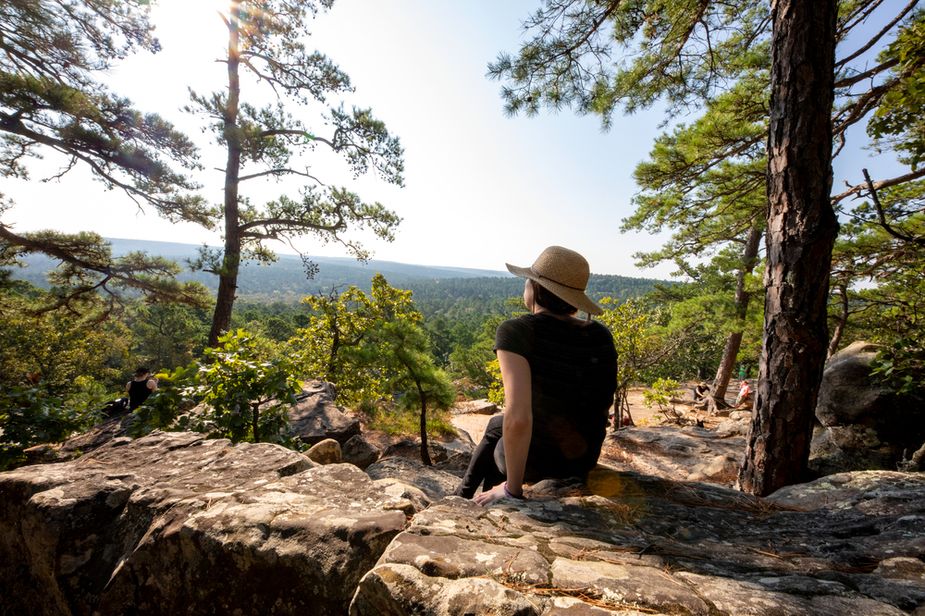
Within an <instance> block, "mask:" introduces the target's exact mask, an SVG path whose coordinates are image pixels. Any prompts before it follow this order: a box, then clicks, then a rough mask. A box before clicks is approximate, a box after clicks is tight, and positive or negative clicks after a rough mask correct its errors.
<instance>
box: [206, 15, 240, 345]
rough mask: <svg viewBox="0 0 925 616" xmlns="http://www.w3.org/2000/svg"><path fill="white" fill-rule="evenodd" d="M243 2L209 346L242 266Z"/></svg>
mask: <svg viewBox="0 0 925 616" xmlns="http://www.w3.org/2000/svg"><path fill="white" fill-rule="evenodd" d="M240 19H241V5H240V2H238V1H237V0H232V2H231V9H230V11H229V12H228V21H227V24H228V101H227V104H226V106H225V114H224V115H225V117H224V118H223V120H224V125H225V127H224V136H225V147H226V148H227V150H228V159H227V161H226V162H225V200H224V215H225V254H224V259H223V260H222V266H221V270H220V271H219V277H218V294H217V296H216V299H215V312H214V313H213V315H212V328H211V330H210V331H209V346H215V345H216V344H218V337H219V336H220V335H221V334H222V333H223V332H226V331H228V328H229V327H230V325H231V310H232V308H233V307H234V300H235V294H236V292H237V289H238V269H239V268H240V265H241V230H240V228H239V225H238V176H239V173H240V170H241V135H240V133H239V131H238V98H239V96H240V93H241V81H240V77H239V74H238V73H239V67H238V64H239V61H240V60H239V41H238V28H239V24H240Z"/></svg>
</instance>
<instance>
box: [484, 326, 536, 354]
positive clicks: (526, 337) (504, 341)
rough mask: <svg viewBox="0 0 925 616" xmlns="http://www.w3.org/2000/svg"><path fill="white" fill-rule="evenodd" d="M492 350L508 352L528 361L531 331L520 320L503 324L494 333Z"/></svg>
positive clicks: (531, 345)
mask: <svg viewBox="0 0 925 616" xmlns="http://www.w3.org/2000/svg"><path fill="white" fill-rule="evenodd" d="M494 350H495V351H496V352H497V351H510V352H511V353H516V354H518V355H522V356H523V357H526V358H528V359H529V357H530V354H531V351H532V350H533V330H532V329H531V328H530V327H529V325H528V324H527V323H525V322H524V321H523V320H521V319H510V320H508V321H505V322H503V323H502V324H501V325H499V326H498V330H497V331H496V332H495V347H494Z"/></svg>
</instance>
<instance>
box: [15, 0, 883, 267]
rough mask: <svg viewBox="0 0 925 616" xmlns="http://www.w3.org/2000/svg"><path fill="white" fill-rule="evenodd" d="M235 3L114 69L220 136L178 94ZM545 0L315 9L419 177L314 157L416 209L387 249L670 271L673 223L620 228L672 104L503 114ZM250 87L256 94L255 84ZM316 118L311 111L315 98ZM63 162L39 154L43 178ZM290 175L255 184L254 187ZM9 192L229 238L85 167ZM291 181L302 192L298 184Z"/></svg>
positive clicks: (202, 86) (348, 180) (154, 235)
mask: <svg viewBox="0 0 925 616" xmlns="http://www.w3.org/2000/svg"><path fill="white" fill-rule="evenodd" d="M226 4H227V3H226V2H224V1H222V2H219V1H217V0H160V1H159V2H158V5H157V6H156V8H155V10H154V19H155V23H156V24H157V27H158V37H159V39H160V40H161V43H162V46H163V50H162V51H161V52H160V53H159V54H157V55H155V56H152V55H150V54H141V55H137V56H134V57H132V58H130V59H129V60H127V61H125V62H124V63H122V65H120V67H119V68H118V69H117V70H116V71H114V72H113V73H112V74H111V76H110V81H111V83H112V87H113V89H114V90H115V91H116V92H119V93H121V94H124V95H126V96H128V97H129V98H131V99H132V100H133V101H134V102H135V104H136V106H137V107H139V108H140V109H142V110H145V111H156V112H158V113H160V114H162V115H163V116H165V117H166V118H168V119H170V120H171V121H173V122H174V123H176V124H177V125H178V126H179V127H181V128H182V129H184V130H186V131H187V132H188V134H190V135H191V136H192V137H194V138H196V139H197V140H201V141H202V143H203V144H208V137H207V136H203V135H201V133H200V127H201V126H202V122H201V120H200V119H197V118H193V117H190V116H188V115H186V114H184V113H182V112H181V111H180V108H181V107H182V106H183V105H185V104H186V103H187V102H188V94H187V88H188V87H193V88H194V89H196V90H198V91H200V92H210V91H212V90H220V89H222V88H223V87H224V78H225V73H224V65H223V64H219V63H216V62H214V60H215V59H216V58H218V57H221V55H222V52H223V48H224V46H225V44H226V43H225V38H224V37H225V35H226V34H227V32H226V30H225V29H224V26H223V24H222V22H221V21H220V19H219V17H218V10H219V9H222V8H224V7H225V5H226ZM537 6H538V1H537V0H506V1H505V2H497V1H495V0H491V1H489V0H478V1H474V0H473V1H466V2H435V1H433V0H390V1H383V0H377V1H372V0H338V1H337V2H336V3H335V5H334V7H333V9H332V10H331V11H330V13H328V14H323V15H320V16H319V17H318V19H317V20H316V24H315V26H314V32H313V37H312V42H311V44H313V45H314V46H316V47H317V48H318V49H319V50H321V51H322V52H324V53H326V54H327V55H328V56H329V57H330V58H331V59H332V60H334V61H335V62H336V63H337V64H338V65H339V66H340V68H341V69H343V70H344V71H346V72H347V73H348V74H349V75H350V77H351V79H352V81H353V84H354V86H355V87H356V92H355V93H354V94H351V95H350V96H349V97H348V98H347V105H348V107H349V105H351V104H353V105H357V106H363V107H365V106H369V107H372V109H373V112H374V113H375V114H376V116H377V117H379V118H381V119H382V120H384V121H385V122H386V125H387V126H388V127H389V130H390V131H391V132H393V133H394V134H396V135H398V136H399V137H400V139H401V141H402V144H403V146H404V148H405V164H406V174H405V179H406V187H405V188H398V187H393V186H389V185H386V184H385V183H383V182H381V181H379V180H378V179H377V178H375V177H372V176H370V177H364V178H361V179H360V180H353V178H352V177H351V175H350V174H349V173H347V172H346V171H345V170H344V169H343V168H342V166H339V165H338V164H337V163H336V162H332V161H330V160H327V159H323V157H321V156H319V157H318V160H317V161H316V160H314V159H312V160H311V161H310V164H312V170H313V172H317V173H318V174H319V175H322V176H323V179H325V180H327V181H329V182H330V183H334V184H344V185H347V186H349V187H351V188H353V189H355V190H356V191H357V192H358V193H359V194H360V195H361V196H362V197H363V198H364V199H366V200H370V201H371V200H378V201H381V202H382V203H383V204H385V205H386V206H388V207H389V208H391V209H393V210H395V211H396V212H397V213H398V214H399V215H400V216H401V217H402V218H403V219H404V220H403V222H402V224H401V225H400V227H399V230H398V236H397V238H396V240H395V242H394V243H392V244H389V243H385V242H381V241H376V240H375V239H372V240H369V241H366V245H367V247H369V248H371V249H372V250H373V252H374V258H376V259H385V260H392V261H401V262H406V263H421V264H430V265H451V266H459V267H473V268H487V269H496V270H497V269H503V268H504V262H505V261H508V262H512V263H515V264H518V265H529V264H530V263H531V262H532V261H533V259H534V258H535V257H536V255H537V254H538V253H539V252H540V251H541V250H542V249H543V248H544V247H545V246H548V245H550V244H561V245H564V246H568V247H570V248H574V249H576V250H578V251H579V252H581V253H583V254H584V255H585V256H586V257H587V258H588V260H589V261H590V263H591V268H592V271H594V272H597V273H606V274H623V275H630V276H645V277H659V278H665V277H667V276H668V274H669V272H671V271H672V269H673V268H672V267H671V266H670V265H665V266H662V267H658V268H654V269H646V270H641V269H638V268H636V267H635V265H634V263H633V259H632V254H633V253H634V252H636V251H639V250H651V249H654V248H657V247H658V245H659V243H660V238H657V237H651V236H647V235H635V234H621V233H620V232H619V226H620V221H621V219H622V218H624V217H626V216H628V215H629V214H630V213H631V211H632V209H631V199H632V196H633V194H634V193H635V192H636V186H635V184H634V182H633V180H632V171H633V169H634V167H635V166H636V164H637V163H638V162H639V161H641V160H643V159H644V158H645V157H646V155H647V153H648V151H649V148H650V147H651V144H652V141H653V139H654V138H655V137H656V136H657V135H658V133H659V132H660V131H659V128H658V124H659V122H660V121H661V120H662V119H663V118H662V114H661V112H660V110H655V111H652V112H647V113H641V114H636V115H634V116H629V117H616V118H615V119H614V124H613V128H612V129H611V130H610V131H609V132H607V133H604V132H601V130H600V122H599V120H598V118H596V117H593V116H587V117H577V116H575V115H574V114H573V113H571V112H570V111H567V110H565V111H563V112H561V113H559V114H557V115H552V114H548V113H544V114H541V115H540V116H538V117H534V118H526V117H514V118H509V117H505V116H504V114H503V109H502V107H503V105H502V101H501V99H500V96H499V88H500V84H499V83H497V82H494V81H490V80H488V79H487V78H486V76H485V73H486V66H487V63H488V62H489V61H491V60H493V59H494V58H495V57H496V55H497V54H498V52H500V51H502V50H504V51H514V50H516V48H517V46H518V43H519V41H520V40H521V29H520V23H521V21H522V20H523V18H524V17H526V16H527V15H528V14H529V13H530V11H531V10H533V9H535V8H536V7H537ZM247 88H248V84H245V90H244V92H243V95H242V98H244V99H245V100H246V99H247V98H248V97H249V95H250V94H251V93H252V92H253V89H250V90H248V89H247ZM306 117H307V118H312V117H314V115H313V114H312V112H310V111H308V110H306ZM682 119H683V118H682ZM318 132H319V133H320V134H324V132H323V130H319V131H318ZM856 132H857V131H856ZM855 141H858V140H855ZM223 159H224V157H223V155H222V152H221V151H219V150H216V149H215V148H211V147H209V146H208V145H205V149H204V151H203V161H202V162H203V163H204V165H205V167H206V170H205V171H204V172H203V174H202V175H201V177H200V179H201V181H202V182H203V184H204V185H205V189H204V194H205V195H206V196H207V197H208V198H209V199H211V200H214V201H215V202H216V203H217V202H219V201H220V199H221V186H222V174H221V172H220V171H218V170H216V168H217V167H220V166H221V165H222V163H223ZM60 162H61V161H59V160H52V159H46V160H45V161H43V162H42V163H41V164H38V165H35V166H34V169H35V170H36V171H35V172H34V173H33V180H35V179H38V178H40V177H42V171H43V170H45V172H46V173H48V172H49V171H52V172H53V170H55V169H57V168H58V165H59V164H60ZM863 166H866V167H868V168H869V169H870V170H871V172H872V174H873V175H874V176H875V177H884V176H886V175H887V174H889V172H890V170H892V169H895V163H893V162H892V161H890V160H888V159H885V158H880V159H871V158H870V157H869V154H868V153H867V152H862V151H859V150H857V149H854V150H851V151H850V152H846V153H845V154H843V155H842V156H841V157H840V158H839V159H838V160H836V164H835V182H836V185H837V186H841V185H843V183H844V180H851V181H852V183H857V182H859V181H860V180H861V178H860V168H861V167H863ZM285 189H286V187H285V186H283V185H272V184H271V185H264V186H257V185H254V186H248V185H244V186H243V187H242V191H243V193H244V194H245V195H250V196H251V197H253V198H254V199H255V200H259V198H260V197H269V198H272V197H273V196H275V195H277V194H280V193H281V192H286V190H285ZM2 191H3V192H5V193H7V194H8V196H10V197H13V198H14V199H15V200H16V201H17V204H18V205H17V207H16V208H15V209H14V210H13V211H11V212H9V213H8V214H7V215H5V217H4V220H5V222H12V223H15V225H16V226H15V229H16V230H18V231H28V230H35V229H40V228H49V227H50V228H54V229H57V230H61V231H68V232H72V231H79V230H92V231H96V232H98V233H100V234H102V235H103V236H106V237H125V238H141V239H151V240H164V241H178V242H188V243H195V244H201V243H203V242H206V243H209V244H218V243H220V236H219V234H217V233H210V232H208V231H206V230H204V229H202V228H201V227H199V226H196V225H192V224H177V225H172V224H170V223H168V222H166V221H164V220H162V219H159V218H158V217H157V216H156V215H155V214H153V212H152V211H150V209H148V210H145V211H140V210H139V209H138V208H137V207H136V206H135V205H134V204H133V203H132V202H131V201H130V200H129V199H128V198H127V197H126V196H125V195H124V194H122V193H120V192H117V191H112V192H105V191H104V190H103V189H102V185H101V184H99V183H97V182H92V181H89V180H88V179H87V178H86V175H85V174H83V173H82V172H72V173H69V174H68V175H67V176H65V177H64V179H62V180H61V181H57V182H52V183H45V184H39V183H37V182H35V181H33V182H30V183H24V182H18V181H4V185H3V189H2ZM289 192H290V194H294V191H292V190H291V187H290V190H289ZM298 247H299V248H300V249H302V250H304V251H305V252H307V253H309V254H325V255H343V254H344V251H343V249H341V248H340V247H339V246H337V245H330V246H321V245H319V244H318V243H317V240H313V239H308V238H306V240H304V241H301V242H299V243H298ZM276 248H277V249H280V250H283V251H289V249H288V248H286V247H285V246H276Z"/></svg>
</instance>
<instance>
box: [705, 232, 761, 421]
mask: <svg viewBox="0 0 925 616" xmlns="http://www.w3.org/2000/svg"><path fill="white" fill-rule="evenodd" d="M760 244H761V230H760V229H759V228H758V227H757V226H753V227H752V228H751V229H749V232H748V239H746V240H745V248H744V249H743V250H742V264H741V265H740V266H739V271H738V272H737V273H736V296H735V328H734V329H733V331H732V332H730V333H729V336H728V337H727V338H726V347H725V348H724V349H723V359H722V360H720V362H719V368H717V369H716V378H714V379H713V402H714V404H715V405H716V406H717V407H719V408H723V407H725V406H728V405H727V404H726V389H727V388H728V387H729V379H730V378H731V377H732V369H733V367H734V366H735V363H736V358H737V357H738V356H739V347H741V346H742V334H743V332H744V331H745V317H746V315H747V314H748V302H749V300H750V299H751V293H749V292H748V291H746V290H745V277H746V276H748V275H749V274H751V273H752V270H754V269H755V264H756V263H757V262H758V246H759V245H760Z"/></svg>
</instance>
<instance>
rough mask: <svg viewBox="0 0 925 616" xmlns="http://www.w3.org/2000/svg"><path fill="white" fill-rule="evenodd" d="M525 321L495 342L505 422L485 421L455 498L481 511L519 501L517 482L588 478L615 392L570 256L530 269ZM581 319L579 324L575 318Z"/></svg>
mask: <svg viewBox="0 0 925 616" xmlns="http://www.w3.org/2000/svg"><path fill="white" fill-rule="evenodd" d="M507 268H508V270H509V271H511V273H513V274H515V275H517V276H521V277H523V278H525V279H526V281H525V283H524V304H525V305H526V307H527V309H528V310H529V311H530V314H528V315H525V316H523V317H520V318H517V319H511V320H508V321H505V322H504V323H502V324H501V325H500V326H499V327H498V331H497V333H496V335H495V352H496V354H497V357H498V362H499V364H500V366H501V378H502V382H503V385H504V400H505V403H504V406H505V409H504V414H503V416H499V417H493V418H492V419H491V420H490V421H489V422H488V426H487V429H486V431H485V436H484V437H483V438H482V440H481V441H480V443H479V445H478V447H476V450H475V451H474V452H473V455H472V460H471V461H470V463H469V467H468V469H467V471H466V474H465V476H464V477H463V480H462V483H461V485H460V486H459V488H458V489H457V490H456V492H455V494H456V495H458V496H463V497H465V498H472V497H473V495H474V494H475V492H476V490H477V489H478V487H479V486H480V485H481V487H482V492H481V494H479V495H478V496H477V497H476V498H475V501H476V502H477V503H479V504H481V505H488V504H490V503H492V502H494V501H496V500H498V499H500V498H504V497H507V498H523V484H524V482H536V481H540V480H542V479H547V478H564V477H580V478H585V477H587V474H588V472H589V471H590V470H591V469H592V468H594V466H595V465H596V464H597V459H598V457H599V456H600V453H601V446H602V444H603V441H604V436H605V434H606V429H607V421H608V413H609V409H610V405H611V404H612V402H613V395H614V391H615V389H616V384H617V353H616V350H615V349H614V344H613V337H612V336H611V334H610V331H608V329H607V328H606V327H604V326H603V325H601V324H600V323H597V322H594V321H591V320H590V315H592V314H600V313H601V312H602V311H601V309H600V308H599V307H598V306H597V304H595V303H594V302H593V301H591V299H590V298H589V297H588V296H587V295H586V294H585V288H586V286H587V283H588V277H589V275H590V269H589V267H588V262H587V261H586V260H585V259H584V257H582V256H581V255H580V254H578V253H577V252H575V251H572V250H569V249H567V248H562V247H560V246H550V247H549V248H547V249H546V250H544V251H543V252H542V254H540V256H539V257H538V258H537V259H536V261H535V262H534V263H533V265H532V266H531V267H529V268H521V267H516V266H513V265H510V264H507ZM579 309H580V310H582V311H584V312H585V313H587V314H588V319H578V318H576V316H575V314H576V313H577V312H578V310H579Z"/></svg>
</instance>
